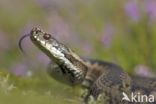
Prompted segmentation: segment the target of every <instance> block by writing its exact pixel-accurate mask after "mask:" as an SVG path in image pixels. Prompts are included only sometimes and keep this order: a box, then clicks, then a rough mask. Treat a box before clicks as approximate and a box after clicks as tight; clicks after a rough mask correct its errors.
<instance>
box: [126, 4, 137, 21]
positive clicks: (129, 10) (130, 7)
mask: <svg viewBox="0 0 156 104" xmlns="http://www.w3.org/2000/svg"><path fill="white" fill-rule="evenodd" d="M124 10H125V13H126V15H127V16H128V17H129V18H131V19H132V20H134V21H138V20H139V19H140V13H139V10H138V7H137V4H136V2H134V1H129V2H126V3H124Z"/></svg>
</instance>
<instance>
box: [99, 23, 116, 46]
mask: <svg viewBox="0 0 156 104" xmlns="http://www.w3.org/2000/svg"><path fill="white" fill-rule="evenodd" d="M113 33H114V27H113V26H112V25H111V24H110V23H107V24H106V27H105V28H104V30H103V33H102V36H101V41H102V44H103V46H104V47H106V48H109V47H110V46H111V43H112V36H113V35H114V34H113Z"/></svg>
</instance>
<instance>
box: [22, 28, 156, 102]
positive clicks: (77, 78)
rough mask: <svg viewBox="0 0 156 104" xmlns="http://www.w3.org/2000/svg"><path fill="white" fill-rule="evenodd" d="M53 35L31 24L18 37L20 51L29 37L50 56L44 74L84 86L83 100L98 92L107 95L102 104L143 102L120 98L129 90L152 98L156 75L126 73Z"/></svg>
mask: <svg viewBox="0 0 156 104" xmlns="http://www.w3.org/2000/svg"><path fill="white" fill-rule="evenodd" d="M54 35H55V34H50V33H47V32H44V31H43V30H42V29H40V28H38V27H34V28H33V29H32V30H31V31H30V33H28V34H25V35H24V36H23V37H22V38H21V39H20V41H19V47H20V49H21V50H22V51H23V48H22V45H21V43H22V40H23V39H24V38H25V37H27V36H29V37H30V40H31V41H32V43H34V45H35V46H36V47H38V48H39V49H40V50H41V51H42V52H43V53H44V54H46V55H47V56H48V57H49V58H50V59H51V62H50V63H49V65H48V73H49V75H50V76H51V77H53V78H54V79H55V80H57V81H59V82H62V83H65V84H68V85H70V86H77V85H80V86H83V87H84V88H87V89H88V90H89V93H88V96H87V97H86V99H89V97H90V96H93V98H94V99H97V98H98V96H99V95H100V94H105V95H106V96H107V97H108V99H107V103H105V104H146V102H145V103H137V102H135V103H134V102H133V103H132V102H129V101H122V100H121V99H122V97H123V92H125V93H127V96H128V97H130V93H132V92H134V93H138V92H139V93H141V94H146V95H148V96H149V95H150V94H153V95H154V98H155V99H156V78H146V77H141V76H137V75H130V74H128V73H127V72H126V71H124V69H123V68H121V67H120V66H119V65H116V64H113V63H110V62H105V61H102V60H98V59H92V58H88V57H81V56H79V55H77V54H76V53H75V52H74V51H73V50H72V49H71V48H69V47H67V46H66V45H64V44H63V43H61V42H59V41H58V40H57V39H56V38H54ZM154 98H153V99H154ZM87 101H88V100H87ZM147 104H156V103H155V102H152V103H149V102H148V103H147Z"/></svg>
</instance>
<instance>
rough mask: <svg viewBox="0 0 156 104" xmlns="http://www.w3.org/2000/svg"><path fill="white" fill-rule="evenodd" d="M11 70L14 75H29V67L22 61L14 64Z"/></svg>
mask: <svg viewBox="0 0 156 104" xmlns="http://www.w3.org/2000/svg"><path fill="white" fill-rule="evenodd" d="M11 71H12V73H13V74H14V75H19V76H23V77H26V76H27V71H28V67H27V66H26V65H24V64H22V63H18V64H16V65H14V66H13V67H12V68H11Z"/></svg>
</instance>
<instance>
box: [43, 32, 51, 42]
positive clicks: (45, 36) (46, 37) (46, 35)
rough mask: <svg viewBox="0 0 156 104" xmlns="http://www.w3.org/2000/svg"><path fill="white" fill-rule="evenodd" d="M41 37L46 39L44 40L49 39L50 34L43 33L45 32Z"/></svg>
mask: <svg viewBox="0 0 156 104" xmlns="http://www.w3.org/2000/svg"><path fill="white" fill-rule="evenodd" d="M43 38H44V39H46V40H49V39H50V38H51V35H50V34H47V33H45V34H44V35H43Z"/></svg>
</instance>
